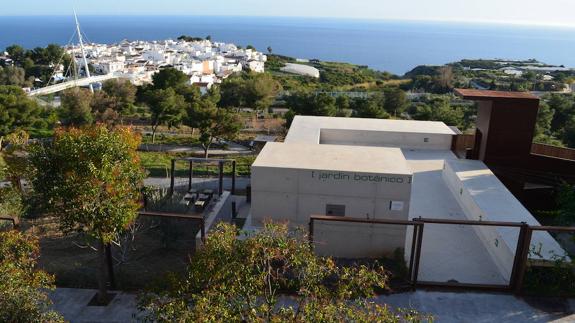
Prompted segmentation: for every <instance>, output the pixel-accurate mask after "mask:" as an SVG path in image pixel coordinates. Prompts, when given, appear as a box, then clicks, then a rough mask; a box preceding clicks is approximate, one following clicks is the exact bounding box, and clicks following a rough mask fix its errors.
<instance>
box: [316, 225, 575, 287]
mask: <svg viewBox="0 0 575 323" xmlns="http://www.w3.org/2000/svg"><path fill="white" fill-rule="evenodd" d="M316 221H325V222H347V223H369V224H388V225H389V224H392V225H403V226H413V227H414V230H413V241H412V244H411V254H410V261H409V266H408V279H409V280H410V284H411V285H412V286H413V288H417V287H418V286H419V287H437V288H459V289H478V290H492V291H502V292H514V293H515V294H520V293H521V291H522V289H523V283H524V278H525V273H526V271H527V267H528V262H529V259H528V258H529V251H530V246H531V238H532V236H533V231H548V232H567V233H575V227H556V226H530V225H528V224H527V223H525V222H499V221H472V220H447V219H430V218H415V219H413V220H391V219H389V220H388V219H385V220H383V219H378V220H375V219H373V220H370V219H363V218H352V217H341V216H328V215H312V216H310V222H309V235H308V237H309V243H310V245H312V246H313V243H314V240H313V239H314V238H313V237H314V222H316ZM425 224H445V225H469V226H495V227H507V228H509V227H515V228H519V229H520V231H519V237H518V240H517V247H516V250H515V256H514V259H513V268H512V272H511V277H510V279H509V284H507V285H494V284H469V283H459V282H453V283H452V282H447V283H446V282H435V281H420V280H418V274H419V264H420V261H421V248H422V245H423V230H424V228H425Z"/></svg>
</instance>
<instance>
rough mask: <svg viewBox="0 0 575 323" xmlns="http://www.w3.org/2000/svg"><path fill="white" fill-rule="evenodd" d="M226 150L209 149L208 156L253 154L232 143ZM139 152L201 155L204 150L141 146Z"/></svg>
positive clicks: (189, 147) (243, 147)
mask: <svg viewBox="0 0 575 323" xmlns="http://www.w3.org/2000/svg"><path fill="white" fill-rule="evenodd" d="M227 144H228V148H227V149H215V148H214V149H210V151H209V154H210V155H218V156H225V155H249V154H253V153H254V152H253V151H252V150H251V149H250V148H248V147H245V146H242V145H240V144H236V143H233V142H228V143H227ZM138 150H140V151H149V152H170V153H194V154H203V153H204V150H203V149H202V148H201V147H196V146H181V145H164V144H141V145H140V147H139V148H138Z"/></svg>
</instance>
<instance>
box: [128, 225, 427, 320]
mask: <svg viewBox="0 0 575 323" xmlns="http://www.w3.org/2000/svg"><path fill="white" fill-rule="evenodd" d="M303 239H304V237H303V236H302V235H301V234H299V233H295V234H293V233H289V231H288V228H287V225H285V224H281V225H280V224H272V223H268V224H266V225H265V227H264V228H263V229H262V230H261V231H258V232H257V233H254V234H253V235H250V236H248V237H246V238H245V239H242V240H238V239H236V228H235V227H233V226H231V225H229V224H219V225H218V227H217V228H216V230H214V231H213V232H212V233H210V235H209V236H208V241H207V243H206V244H205V246H204V248H202V249H201V250H200V251H199V252H198V253H197V254H196V255H194V261H193V262H191V264H190V267H189V271H188V275H187V276H186V277H185V279H175V280H173V281H172V284H171V287H170V288H168V289H167V290H157V291H156V292H155V293H148V294H145V295H144V296H143V297H141V298H140V300H139V305H140V308H141V309H142V310H144V311H145V313H146V314H147V317H146V319H147V320H149V321H154V322H175V321H177V322H198V321H213V322H288V321H289V322H406V321H407V322H409V321H418V320H421V319H422V316H420V315H418V314H417V313H415V312H408V311H393V310H391V309H390V308H388V307H387V306H382V305H378V304H376V303H373V302H371V301H370V300H369V298H370V297H373V296H375V288H376V287H377V288H384V287H385V286H386V282H387V277H386V273H385V271H384V270H383V268H381V267H377V266H374V267H375V268H370V267H367V266H354V267H339V266H337V265H336V264H335V263H334V261H333V260H332V259H329V258H319V257H316V256H315V254H314V252H313V250H312V249H311V248H310V245H309V244H307V243H302V241H304V240H303ZM282 291H284V292H285V291H287V292H288V293H290V295H292V296H291V297H290V300H291V301H290V302H288V303H287V304H285V302H283V303H280V301H279V298H280V296H281V294H280V293H281V292H282Z"/></svg>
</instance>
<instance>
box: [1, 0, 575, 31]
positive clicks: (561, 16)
mask: <svg viewBox="0 0 575 323" xmlns="http://www.w3.org/2000/svg"><path fill="white" fill-rule="evenodd" d="M72 8H76V10H77V11H78V14H79V15H125V14H130V15H192V16H197V15H200V16H290V17H331V18H353V19H386V20H430V21H463V22H496V23H513V24H527V25H564V26H575V1H573V0H545V1H541V0H201V1H199V0H160V1H158V0H138V1H135V0H96V1H94V0H26V1H11V2H10V5H9V6H2V9H1V10H0V16H2V15H10V16H18V15H69V14H71V12H72ZM0 19H1V18H0Z"/></svg>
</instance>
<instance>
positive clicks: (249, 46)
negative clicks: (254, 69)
mask: <svg viewBox="0 0 575 323" xmlns="http://www.w3.org/2000/svg"><path fill="white" fill-rule="evenodd" d="M246 49H251V50H256V48H255V47H254V46H252V45H247V46H246Z"/></svg>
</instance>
